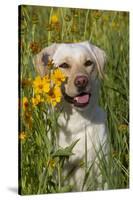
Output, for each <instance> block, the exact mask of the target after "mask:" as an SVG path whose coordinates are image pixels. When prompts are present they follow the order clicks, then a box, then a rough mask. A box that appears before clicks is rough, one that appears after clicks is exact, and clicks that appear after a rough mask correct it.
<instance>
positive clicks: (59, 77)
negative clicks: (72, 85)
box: [51, 69, 66, 86]
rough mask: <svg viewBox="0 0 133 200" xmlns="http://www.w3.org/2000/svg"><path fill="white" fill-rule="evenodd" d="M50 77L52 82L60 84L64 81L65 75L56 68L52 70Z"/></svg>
mask: <svg viewBox="0 0 133 200" xmlns="http://www.w3.org/2000/svg"><path fill="white" fill-rule="evenodd" d="M51 79H52V80H53V82H54V83H55V84H56V85H58V86H60V85H61V83H62V82H63V81H65V79H66V76H65V74H64V73H63V72H62V71H61V70H60V69H56V70H55V71H54V72H53V74H52V75H51Z"/></svg>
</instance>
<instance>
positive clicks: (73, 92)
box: [34, 42, 106, 110]
mask: <svg viewBox="0 0 133 200" xmlns="http://www.w3.org/2000/svg"><path fill="white" fill-rule="evenodd" d="M105 57H106V56H105V53H104V51H103V50H101V49H100V48H98V47H96V46H94V45H92V44H90V43H89V42H82V43H74V44H53V45H51V46H49V47H46V48H44V49H43V50H42V51H41V52H40V53H39V54H38V55H37V56H36V57H35V60H34V63H35V66H36V69H37V71H38V72H39V74H40V75H41V76H44V75H45V74H46V73H47V67H46V66H47V64H48V60H49V59H52V60H53V62H54V65H55V66H58V67H59V68H60V69H61V70H63V71H64V72H65V74H66V76H67V82H66V83H65V84H63V85H62V94H63V96H64V99H65V100H66V101H67V102H68V103H70V104H72V105H73V106H74V107H76V108H78V109H79V108H80V109H81V110H82V109H83V108H86V107H87V106H89V105H90V106H91V104H92V103H94V99H95V96H96V93H97V91H96V90H97V77H98V75H99V76H100V77H102V76H103V67H104V64H105Z"/></svg>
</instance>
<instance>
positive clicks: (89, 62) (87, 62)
mask: <svg viewBox="0 0 133 200" xmlns="http://www.w3.org/2000/svg"><path fill="white" fill-rule="evenodd" d="M92 64H93V61H91V60H87V61H86V62H85V64H84V65H85V66H86V67H88V66H91V65H92Z"/></svg>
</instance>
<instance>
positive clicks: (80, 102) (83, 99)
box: [63, 91, 91, 107]
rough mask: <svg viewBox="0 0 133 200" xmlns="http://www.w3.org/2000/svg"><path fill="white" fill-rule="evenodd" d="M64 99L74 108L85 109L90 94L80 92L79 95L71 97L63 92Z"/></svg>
mask: <svg viewBox="0 0 133 200" xmlns="http://www.w3.org/2000/svg"><path fill="white" fill-rule="evenodd" d="M63 96H64V99H65V100H66V101H67V102H69V103H71V104H73V105H74V106H76V107H85V106H87V105H88V104H89V102H90V97H91V93H86V92H82V93H80V94H79V95H76V96H74V97H71V96H69V95H67V94H66V93H65V92H64V91H63Z"/></svg>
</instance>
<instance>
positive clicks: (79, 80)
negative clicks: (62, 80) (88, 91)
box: [74, 75, 88, 89]
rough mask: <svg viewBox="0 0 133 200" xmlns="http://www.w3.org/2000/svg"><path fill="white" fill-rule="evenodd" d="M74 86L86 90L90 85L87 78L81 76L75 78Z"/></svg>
mask: <svg viewBox="0 0 133 200" xmlns="http://www.w3.org/2000/svg"><path fill="white" fill-rule="evenodd" d="M74 84H75V86H76V87H77V88H83V89H84V88H85V87H86V86H87V84H88V78H87V76H84V75H80V76H77V77H76V78H75V81H74Z"/></svg>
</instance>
